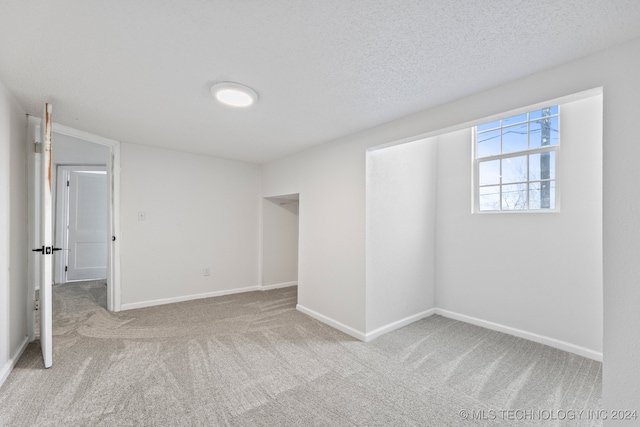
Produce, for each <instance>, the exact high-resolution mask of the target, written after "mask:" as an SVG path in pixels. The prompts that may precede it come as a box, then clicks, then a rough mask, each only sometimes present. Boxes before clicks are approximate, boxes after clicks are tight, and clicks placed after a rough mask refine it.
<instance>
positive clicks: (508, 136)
mask: <svg viewBox="0 0 640 427" xmlns="http://www.w3.org/2000/svg"><path fill="white" fill-rule="evenodd" d="M558 123H559V109H558V106H553V107H549V108H544V109H540V110H536V111H531V112H529V113H524V114H518V115H515V116H510V117H506V118H503V119H501V120H496V121H493V122H488V123H484V124H482V125H478V126H477V127H476V139H475V140H476V159H481V158H483V157H491V160H485V161H476V162H475V163H474V164H475V165H476V168H477V175H476V176H477V177H478V183H477V185H476V191H477V195H478V196H477V203H478V205H477V209H478V210H479V211H522V210H537V211H540V210H545V209H547V210H549V209H550V210H553V209H555V208H556V181H555V179H556V166H557V165H556V147H557V146H558V145H559V129H558ZM547 147H548V148H547ZM541 149H542V150H544V151H540V150H541ZM529 150H536V152H534V153H531V154H528V153H527V151H529ZM512 153H513V154H512Z"/></svg>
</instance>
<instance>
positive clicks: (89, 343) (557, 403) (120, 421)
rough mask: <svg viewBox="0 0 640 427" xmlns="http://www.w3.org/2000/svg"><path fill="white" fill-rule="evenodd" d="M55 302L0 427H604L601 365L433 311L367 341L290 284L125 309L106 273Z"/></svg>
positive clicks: (12, 382)
mask: <svg viewBox="0 0 640 427" xmlns="http://www.w3.org/2000/svg"><path fill="white" fill-rule="evenodd" d="M53 295H54V328H53V333H54V342H53V344H54V365H53V367H52V368H50V369H43V364H42V358H41V355H40V350H39V342H38V341H37V340H36V341H35V342H33V343H31V344H29V346H28V348H27V350H26V351H25V353H24V355H23V356H22V358H21V359H20V360H19V362H18V364H17V365H16V367H15V368H14V370H13V372H12V373H11V374H10V375H9V377H8V378H7V380H6V381H5V383H4V385H3V386H2V388H0V425H2V426H31V425H41V426H49V425H51V426H183V425H184V426H217V425H222V426H227V425H228V426H466V425H474V426H478V425H492V426H493V425H505V426H530V425H545V426H547V425H549V426H551V425H558V426H564V425H576V426H590V425H593V426H598V425H602V421H601V420H598V419H597V416H595V415H594V414H596V413H597V411H598V410H599V409H600V407H601V384H602V379H601V375H602V364H601V363H599V362H595V361H592V360H589V359H586V358H583V357H580V356H577V355H575V354H571V353H567V352H563V351H560V350H557V349H554V348H551V347H548V346H544V345H541V344H537V343H534V342H531V341H527V340H524V339H520V338H516V337H513V336H510V335H506V334H502V333H499V332H495V331H490V330H487V329H483V328H480V327H476V326H472V325H469V324H466V323H463V322H459V321H455V320H451V319H447V318H444V317H441V316H431V317H429V318H426V319H423V320H421V321H418V322H415V323H413V324H411V325H409V326H406V327H404V328H402V329H399V330H397V331H394V332H392V333H389V334H387V335H384V336H382V337H379V338H378V339H376V340H374V341H372V342H370V343H363V342H360V341H357V340H355V339H354V338H351V337H349V336H347V335H345V334H343V333H341V332H339V331H336V330H334V329H332V328H330V327H328V326H326V325H324V324H322V323H320V322H318V321H316V320H314V319H312V318H310V317H308V316H306V315H304V314H302V313H300V312H298V311H297V310H296V309H295V306H296V301H297V289H296V288H295V287H291V288H284V289H277V290H272V291H267V292H250V293H244V294H236V295H229V296H224V297H217V298H208V299H200V300H194V301H188V302H182V303H176V304H170V305H163V306H158V307H150V308H143V309H137V310H130V311H125V312H120V313H110V312H108V311H106V310H105V308H104V307H105V304H106V285H105V284H104V282H82V283H69V284H64V285H57V286H55V287H54V292H53ZM580 411H584V412H580Z"/></svg>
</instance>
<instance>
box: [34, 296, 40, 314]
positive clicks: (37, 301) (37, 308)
mask: <svg viewBox="0 0 640 427" xmlns="http://www.w3.org/2000/svg"><path fill="white" fill-rule="evenodd" d="M35 310H36V311H38V310H40V300H39V299H37V300H36V303H35Z"/></svg>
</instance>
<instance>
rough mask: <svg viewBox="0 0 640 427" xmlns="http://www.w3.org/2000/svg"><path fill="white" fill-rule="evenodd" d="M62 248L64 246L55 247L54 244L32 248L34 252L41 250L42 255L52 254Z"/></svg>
mask: <svg viewBox="0 0 640 427" xmlns="http://www.w3.org/2000/svg"><path fill="white" fill-rule="evenodd" d="M61 250H62V248H54V247H53V246H43V247H41V248H40V249H31V251H32V252H40V253H42V255H51V254H52V253H54V252H57V251H61Z"/></svg>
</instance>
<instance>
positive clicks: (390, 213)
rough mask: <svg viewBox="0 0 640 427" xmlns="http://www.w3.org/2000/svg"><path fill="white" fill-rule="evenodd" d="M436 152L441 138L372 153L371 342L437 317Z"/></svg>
mask: <svg viewBox="0 0 640 427" xmlns="http://www.w3.org/2000/svg"><path fill="white" fill-rule="evenodd" d="M436 153H437V141H436V139H435V138H431V139H426V140H420V141H415V142H411V143H407V144H401V145H396V146H393V147H390V148H384V149H379V150H373V151H370V152H369V153H367V261H366V262H367V281H366V291H367V300H366V304H367V306H366V310H367V328H366V332H367V339H371V338H372V337H373V336H376V335H377V334H380V333H384V332H389V330H391V329H395V328H396V327H398V326H402V325H403V324H406V323H407V322H409V321H415V320H417V319H418V318H421V317H424V316H425V315H428V314H433V313H432V309H433V308H434V288H435V283H434V279H435V269H436V266H435V217H436ZM430 310H431V311H430Z"/></svg>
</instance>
